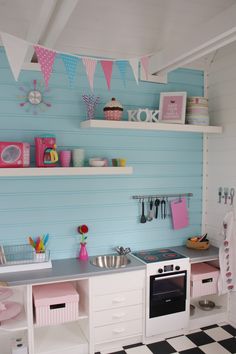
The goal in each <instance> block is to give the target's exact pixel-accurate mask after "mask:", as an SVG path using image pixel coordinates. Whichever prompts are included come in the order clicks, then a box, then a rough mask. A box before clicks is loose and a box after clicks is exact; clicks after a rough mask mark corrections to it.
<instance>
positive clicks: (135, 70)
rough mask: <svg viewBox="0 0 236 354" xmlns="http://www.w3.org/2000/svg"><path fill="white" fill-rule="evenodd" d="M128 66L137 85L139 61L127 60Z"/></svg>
mask: <svg viewBox="0 0 236 354" xmlns="http://www.w3.org/2000/svg"><path fill="white" fill-rule="evenodd" d="M129 63H130V66H131V68H132V70H133V73H134V78H135V80H136V83H137V85H138V84H139V81H138V73H139V60H138V59H137V58H133V59H129Z"/></svg>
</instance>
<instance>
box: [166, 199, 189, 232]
mask: <svg viewBox="0 0 236 354" xmlns="http://www.w3.org/2000/svg"><path fill="white" fill-rule="evenodd" d="M170 208H171V213H172V223H173V229H175V230H179V229H183V228H184V227H187V226H188V225H189V218H188V209H187V205H186V199H185V198H181V199H176V200H172V202H171V203H170Z"/></svg>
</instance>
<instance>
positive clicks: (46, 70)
mask: <svg viewBox="0 0 236 354" xmlns="http://www.w3.org/2000/svg"><path fill="white" fill-rule="evenodd" d="M34 49H35V53H36V55H37V58H38V61H39V64H40V67H41V71H42V74H43V77H44V81H45V87H46V88H47V87H48V82H49V79H50V76H51V73H52V68H53V64H54V60H55V56H56V52H55V51H53V50H49V49H46V48H42V47H39V46H37V45H35V46H34Z"/></svg>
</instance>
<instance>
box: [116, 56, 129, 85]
mask: <svg viewBox="0 0 236 354" xmlns="http://www.w3.org/2000/svg"><path fill="white" fill-rule="evenodd" d="M127 64H128V62H127V60H117V61H116V65H117V67H118V69H119V72H120V76H121V78H122V80H123V82H124V86H125V75H126V70H127Z"/></svg>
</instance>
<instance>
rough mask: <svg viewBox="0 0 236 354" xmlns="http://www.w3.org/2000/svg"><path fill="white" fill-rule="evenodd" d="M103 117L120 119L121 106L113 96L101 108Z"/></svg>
mask: <svg viewBox="0 0 236 354" xmlns="http://www.w3.org/2000/svg"><path fill="white" fill-rule="evenodd" d="M103 111H104V116H105V119H107V120H121V117H122V112H123V107H122V105H121V104H120V102H119V101H117V100H116V99H115V98H114V97H113V98H112V99H111V101H109V102H108V103H107V104H106V105H105V107H104V108H103Z"/></svg>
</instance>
